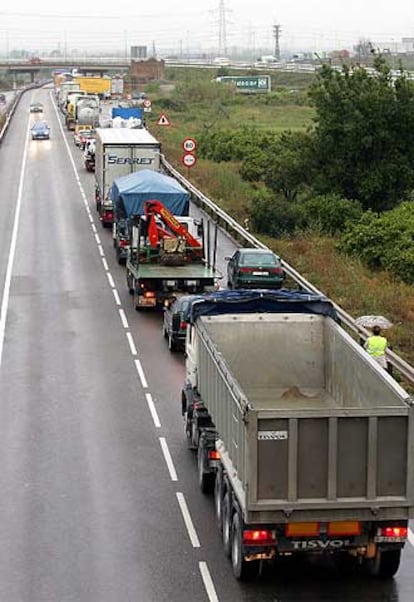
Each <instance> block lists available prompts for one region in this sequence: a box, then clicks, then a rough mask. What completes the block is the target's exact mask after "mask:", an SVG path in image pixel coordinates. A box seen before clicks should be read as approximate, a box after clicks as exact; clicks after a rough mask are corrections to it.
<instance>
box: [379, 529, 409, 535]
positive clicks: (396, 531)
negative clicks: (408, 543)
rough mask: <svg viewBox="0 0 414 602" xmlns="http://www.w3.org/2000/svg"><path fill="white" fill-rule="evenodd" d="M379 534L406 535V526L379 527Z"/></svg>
mask: <svg viewBox="0 0 414 602" xmlns="http://www.w3.org/2000/svg"><path fill="white" fill-rule="evenodd" d="M381 535H383V536H384V537H407V535H408V529H407V527H381Z"/></svg>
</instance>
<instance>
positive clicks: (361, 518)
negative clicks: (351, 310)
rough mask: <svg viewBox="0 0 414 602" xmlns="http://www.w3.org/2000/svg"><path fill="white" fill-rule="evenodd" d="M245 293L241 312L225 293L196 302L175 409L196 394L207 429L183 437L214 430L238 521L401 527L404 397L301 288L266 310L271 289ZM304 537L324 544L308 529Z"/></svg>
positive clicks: (405, 476) (404, 513)
mask: <svg viewBox="0 0 414 602" xmlns="http://www.w3.org/2000/svg"><path fill="white" fill-rule="evenodd" d="M255 294H256V292H255V291H253V301H252V300H251V299H252V296H251V295H249V293H248V292H247V291H246V292H245V293H242V294H241V298H242V301H243V296H244V301H245V302H246V300H247V299H250V301H249V303H250V305H249V307H248V309H247V311H246V307H244V308H243V307H242V306H243V303H242V302H241V301H238V300H237V295H236V294H235V293H233V292H232V293H228V294H227V295H226V294H225V293H224V294H223V295H222V298H220V295H219V296H218V297H217V299H216V302H214V300H210V301H207V300H206V301H205V303H204V305H205V307H204V309H203V303H202V302H199V301H198V302H197V303H198V307H199V309H200V311H198V310H197V308H195V311H194V314H193V317H192V319H191V318H189V319H190V321H192V325H191V332H190V331H189V332H188V338H187V348H186V351H187V384H186V389H185V390H186V393H185V395H186V398H187V399H186V403H187V404H188V402H189V397H193V398H194V399H195V403H196V410H195V412H194V413H195V414H200V416H201V418H202V420H201V424H204V425H205V427H206V429H205V431H206V432H204V433H203V428H202V427H200V430H199V432H198V435H197V437H198V438H197V437H194V436H193V442H194V440H195V443H196V444H197V443H198V442H199V441H200V438H201V437H202V436H204V439H203V441H204V442H205V441H207V439H208V437H207V435H206V433H207V434H208V433H209V434H210V437H209V440H210V442H211V440H212V437H211V433H212V432H214V444H215V448H216V450H217V451H218V452H219V453H220V467H221V470H222V471H224V472H225V475H226V480H227V482H228V483H229V486H231V490H232V495H233V496H234V503H235V505H236V506H237V509H238V512H239V514H240V519H241V520H243V521H244V523H245V524H246V525H249V524H252V523H253V524H255V525H256V528H259V527H258V525H269V524H271V525H275V524H276V525H283V524H285V525H287V524H292V523H298V524H303V523H309V522H312V523H313V524H314V525H321V524H324V525H329V524H330V523H332V522H338V521H354V522H355V521H357V522H358V524H359V528H360V529H361V532H363V531H364V522H366V524H367V525H368V524H369V525H370V527H369V529H371V530H372V529H373V523H375V524H376V525H377V524H378V523H379V522H381V521H385V522H387V521H388V522H389V521H391V522H392V521H402V522H401V525H405V526H406V524H407V523H406V521H408V519H409V518H410V517H411V516H412V513H413V458H414V453H413V452H414V449H413V418H412V413H413V409H412V403H411V401H412V400H411V399H410V397H409V395H408V394H407V392H406V391H404V389H403V388H402V387H401V386H400V385H399V384H398V383H397V382H396V381H395V380H394V379H393V378H392V377H391V376H390V375H389V374H388V373H387V372H386V371H385V370H384V369H382V368H381V367H380V366H379V365H378V364H377V363H376V362H375V361H374V360H373V359H372V358H371V357H370V356H369V355H368V354H367V353H366V352H365V351H364V349H363V348H362V347H361V346H360V345H359V344H358V343H357V342H356V341H354V340H353V339H352V338H351V337H350V336H349V335H348V334H347V333H346V332H345V331H344V330H343V329H342V328H341V326H340V325H339V324H338V323H337V321H336V320H335V319H334V318H335V316H334V315H333V313H332V312H329V311H319V309H318V308H316V305H314V307H313V308H312V300H311V299H312V296H310V297H309V302H307V303H305V302H304V301H305V297H304V293H291V292H283V291H281V294H279V308H277V307H272V305H276V306H277V303H278V302H277V301H276V302H273V301H269V303H268V306H267V308H266V298H271V297H273V299H276V298H277V297H278V293H276V294H275V295H268V294H264V291H262V293H260V292H259V293H257V297H258V298H257V299H256V300H255V299H254V296H255ZM289 297H290V300H289ZM295 297H296V298H295ZM226 299H227V300H226ZM301 299H302V302H301ZM314 301H315V304H316V303H319V305H321V303H322V305H324V304H325V307H327V306H328V305H326V304H329V302H328V301H327V300H325V301H324V300H323V299H319V301H318V300H316V299H314ZM214 303H215V305H216V308H214ZM255 304H256V305H257V307H259V304H260V305H261V307H260V308H259V309H257V310H255ZM245 305H246V303H245ZM321 307H322V306H321ZM193 309H194V308H193ZM203 313H205V314H206V315H203ZM189 392H191V393H190V395H189ZM200 407H201V409H202V411H201V413H200V409H199V408H200ZM187 409H188V406H187ZM203 412H204V414H203ZM190 414H191V411H190ZM207 418H208V419H207ZM209 420H210V422H209ZM203 421H204V422H203ZM191 429H192V432H194V420H193V424H192V426H191ZM188 432H189V429H188V428H187V433H188ZM206 437H207V439H206ZM205 447H207V448H209V446H208V445H207V444H206V445H205ZM210 448H211V445H210ZM199 455H200V454H199ZM199 470H201V471H202V470H203V468H202V467H201V468H200V466H199ZM207 474H208V472H207ZM209 474H210V475H211V474H212V471H211V470H210V471H209ZM218 501H220V500H218ZM392 524H394V523H392ZM398 524H400V523H398ZM315 529H316V527H315ZM405 534H406V529H405ZM295 541H296V540H295ZM301 541H302V540H301ZM303 541H305V543H306V541H308V540H306V539H305V540H303ZM312 541H314V542H315V541H316V542H318V541H319V542H322V543H321V544H320V545H321V546H322V545H323V541H322V539H320V537H319V532H318V537H315V538H314V540H312ZM377 543H378V542H377ZM298 545H299V544H298ZM303 545H304V547H303V549H306V545H305V544H303ZM317 545H318V544H317V543H315V546H317ZM327 545H328V544H327ZM337 546H338V547H340V542H339V543H337ZM297 549H302V548H300V547H299V548H297Z"/></svg>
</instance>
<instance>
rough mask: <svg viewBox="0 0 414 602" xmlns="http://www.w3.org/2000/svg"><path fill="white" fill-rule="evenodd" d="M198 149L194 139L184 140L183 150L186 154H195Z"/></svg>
mask: <svg viewBox="0 0 414 602" xmlns="http://www.w3.org/2000/svg"><path fill="white" fill-rule="evenodd" d="M196 148H197V141H196V140H194V138H185V139H184V140H183V150H185V152H186V153H193V152H194V151H195V149H196Z"/></svg>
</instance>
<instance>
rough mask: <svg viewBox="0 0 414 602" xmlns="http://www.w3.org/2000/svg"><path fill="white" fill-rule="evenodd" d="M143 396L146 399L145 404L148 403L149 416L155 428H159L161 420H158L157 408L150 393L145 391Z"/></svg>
mask: <svg viewBox="0 0 414 602" xmlns="http://www.w3.org/2000/svg"><path fill="white" fill-rule="evenodd" d="M145 398H146V400H147V404H148V407H149V410H150V412H151V416H152V419H153V421H154V425H155V427H156V428H157V429H159V428H161V422H160V419H159V416H158V412H157V409H156V407H155V403H154V401H153V399H152V395H151V393H145Z"/></svg>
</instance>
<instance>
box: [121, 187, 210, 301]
mask: <svg viewBox="0 0 414 602" xmlns="http://www.w3.org/2000/svg"><path fill="white" fill-rule="evenodd" d="M187 203H188V201H187ZM197 227H198V224H197V222H196V220H194V218H191V217H180V216H179V215H173V214H172V213H171V212H170V211H168V209H167V208H166V207H165V205H163V203H161V202H160V201H159V200H157V199H153V200H150V201H145V202H144V215H143V216H136V217H134V218H133V219H132V228H131V229H130V248H129V252H128V259H127V263H126V271H127V286H128V289H129V292H130V294H131V295H133V296H134V305H135V309H136V310H140V309H143V308H155V307H159V306H162V305H163V304H164V303H165V302H167V301H171V300H173V299H175V298H176V297H177V296H179V295H183V294H186V293H203V292H206V291H213V290H214V289H215V286H216V278H217V272H216V270H215V265H214V258H215V252H214V249H213V253H211V252H210V249H209V248H206V247H205V245H204V238H205V237H204V235H203V233H202V232H199V231H198V229H197ZM208 240H210V239H208ZM211 259H213V262H212V261H211Z"/></svg>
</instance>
